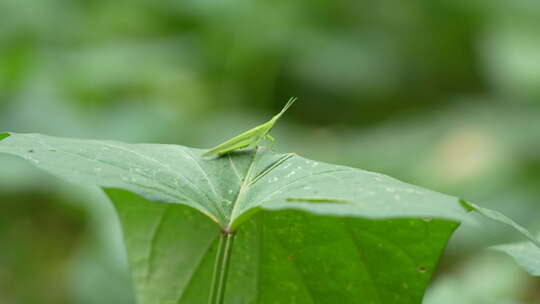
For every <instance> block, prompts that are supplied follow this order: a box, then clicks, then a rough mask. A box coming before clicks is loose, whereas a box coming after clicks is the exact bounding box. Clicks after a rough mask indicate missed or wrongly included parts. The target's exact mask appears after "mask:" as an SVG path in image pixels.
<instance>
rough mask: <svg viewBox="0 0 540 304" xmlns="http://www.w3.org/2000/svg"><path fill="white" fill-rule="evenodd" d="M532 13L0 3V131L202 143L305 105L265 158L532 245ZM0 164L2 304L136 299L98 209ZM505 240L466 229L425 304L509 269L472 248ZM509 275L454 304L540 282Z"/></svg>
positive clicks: (539, 100)
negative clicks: (469, 215) (413, 192)
mask: <svg viewBox="0 0 540 304" xmlns="http://www.w3.org/2000/svg"><path fill="white" fill-rule="evenodd" d="M538 16H540V2H538V1H535V0H517V1H500V0H497V1H487V0H479V1H465V0H451V1H450V0H443V1H431V2H430V1H403V2H396V1H387V0H380V1H352V0H339V1H321V0H317V1H307V0H297V1H282V0H280V1H263V0H256V1H245V0H183V1H172V0H157V1H151V0H132V1H104V0H95V1H81V0H79V1H73V0H69V1H68V0H41V1H38V0H26V1H20V0H2V1H0V130H6V131H7V130H9V131H15V132H39V133H47V134H51V135H59V136H73V137H86V138H101V139H105V138H107V139H119V140H123V141H134V142H136V141H145V142H162V143H181V144H185V145H192V146H198V147H210V146H213V145H214V144H216V143H219V142H221V141H222V140H223V139H226V138H228V137H230V136H232V135H235V134H237V133H239V132H240V131H243V130H245V129H247V128H249V127H252V126H254V125H256V124H259V123H261V122H263V121H265V120H266V119H268V118H269V117H270V116H271V115H273V114H275V113H276V112H277V111H278V110H279V109H280V108H281V106H282V105H283V103H284V102H285V101H286V100H287V98H288V97H290V96H298V97H299V98H300V101H299V102H298V103H297V104H296V105H295V107H294V108H292V109H291V111H290V112H288V113H287V115H286V118H285V119H284V120H282V121H280V123H279V125H278V126H276V130H275V133H274V134H275V135H276V137H277V138H278V142H277V144H276V148H277V149H278V150H281V151H284V152H285V151H296V152H299V153H301V154H304V155H306V156H309V157H312V158H317V159H320V160H325V161H331V162H334V163H339V164H347V165H353V166H358V167H362V168H366V169H369V170H376V171H381V172H383V173H386V174H390V175H393V176H396V177H398V178H400V179H402V180H405V181H407V182H411V183H416V184H419V185H422V186H425V187H431V188H433V189H435V190H439V191H443V192H448V193H450V194H454V195H457V196H461V197H464V198H466V199H467V200H470V201H473V202H477V203H479V204H484V205H486V206H489V207H491V208H494V209H498V210H500V211H502V212H505V213H506V214H508V215H510V216H512V217H513V218H515V219H516V220H518V221H520V222H522V223H524V224H526V225H528V226H529V228H531V230H532V231H534V232H537V231H539V230H540V224H538V218H539V217H540V203H539V201H540V38H539V37H540V18H538ZM0 164H1V166H0V168H1V169H0V204H1V208H2V209H1V210H2V212H1V213H0V303H7V304H26V303H29V304H31V303H41V304H48V303H88V304H94V303H95V304H97V303H126V304H127V303H133V299H132V296H131V293H130V287H129V278H128V275H127V271H126V267H125V259H124V256H123V254H124V253H123V249H122V244H121V241H120V232H119V230H118V223H117V222H116V219H115V215H114V213H113V211H112V209H111V206H110V204H109V202H107V200H106V199H104V197H103V196H102V195H101V194H100V193H99V192H96V191H95V190H92V189H81V188H80V187H76V186H73V185H69V184H67V183H64V182H62V181H58V180H55V179H52V178H50V177H49V176H47V175H45V174H44V173H41V172H36V171H35V170H33V169H31V168H30V167H29V166H28V165H26V164H24V163H23V162H22V161H18V160H16V159H14V158H9V157H2V158H0ZM515 238H516V235H514V234H512V233H511V232H509V231H506V230H502V228H498V227H497V226H495V225H494V226H493V229H480V228H478V227H475V226H471V227H467V225H464V226H463V227H462V229H461V230H460V231H459V232H458V234H457V235H456V237H455V238H454V240H453V242H452V243H451V244H450V246H449V250H448V254H447V257H446V258H445V260H444V261H443V264H442V266H441V269H440V273H439V276H438V278H437V279H436V280H435V282H434V284H433V286H434V287H433V289H432V292H431V293H430V296H429V297H428V298H427V299H426V302H428V304H430V303H442V302H438V301H437V300H435V301H434V300H430V299H440V297H441V295H442V296H444V294H445V292H446V293H451V294H454V295H456V294H458V293H460V294H459V296H464V297H465V296H466V294H468V293H469V291H466V292H464V291H463V290H464V288H466V286H460V284H459V283H456V282H459V280H461V279H463V278H465V279H466V278H468V277H471V276H472V275H471V272H467V271H464V270H463V269H468V268H469V267H470V268H471V269H473V268H474V267H486V268H482V269H490V271H477V272H475V275H476V276H483V277H474V279H470V281H471V282H477V281H482V280H483V279H489V278H490V277H493V276H494V274H497V275H501V276H504V275H508V276H510V275H512V274H513V273H515V272H516V271H517V270H516V269H515V265H513V264H507V263H505V264H502V263H500V262H499V261H500V260H498V259H494V258H492V257H491V256H489V257H487V258H486V255H484V254H483V253H482V254H480V252H479V250H480V248H482V247H483V246H485V245H492V244H497V243H501V242H505V241H509V240H514V239H515ZM499 258H501V257H500V256H499ZM504 259H505V261H507V260H509V258H506V257H504ZM474 265H480V266H474ZM485 265H487V266H485ZM475 280H476V281H475ZM520 280H521V279H520ZM522 280H524V281H526V282H527V283H526V284H525V283H524V284H519V285H518V286H516V287H515V288H513V289H512V287H511V286H510V287H508V288H511V289H512V290H506V289H505V292H500V293H495V292H494V293H493V294H492V295H488V294H482V295H479V294H478V292H481V291H485V293H492V289H490V288H485V289H477V290H474V292H473V291H470V293H473V295H472V296H471V297H472V298H470V299H463V298H461V301H469V302H471V303H480V302H479V301H485V303H495V300H493V301H491V300H490V297H491V296H494V297H497V299H496V300H497V301H500V303H538V301H539V300H540V294H538V292H535V290H536V291H537V290H539V288H540V282H538V280H535V279H533V278H531V277H528V276H526V277H524V278H523V279H522ZM471 284H472V283H471ZM493 284H494V285H493V286H500V284H503V283H500V282H498V283H497V282H495V283H493ZM497 284H499V285H497ZM512 286H514V285H512ZM524 286H525V287H524ZM462 292H463V293H462ZM437 293H439V295H437ZM448 297H449V296H446V297H445V298H448ZM475 297H476V298H475ZM479 297H480V298H481V299H482V300H477V301H475V299H480V298H479ZM430 301H431V302H430ZM456 301H457V300H456ZM490 301H491V302H490ZM449 303H450V302H449ZM453 303H455V301H453ZM463 303H465V302H463Z"/></svg>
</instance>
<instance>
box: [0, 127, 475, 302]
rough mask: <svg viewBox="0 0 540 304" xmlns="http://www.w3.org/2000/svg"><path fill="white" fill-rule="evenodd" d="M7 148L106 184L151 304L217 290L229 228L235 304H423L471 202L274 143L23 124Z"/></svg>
mask: <svg viewBox="0 0 540 304" xmlns="http://www.w3.org/2000/svg"><path fill="white" fill-rule="evenodd" d="M0 152H3V153H9V154H13V155H17V156H20V157H23V158H25V159H27V160H28V161H30V162H31V163H33V164H34V165H35V166H37V167H40V168H42V169H45V170H47V171H49V172H51V173H53V174H55V175H58V176H61V177H63V178H65V179H67V180H69V181H71V182H76V183H80V184H87V185H96V186H100V187H102V188H104V189H106V193H107V194H108V195H109V197H110V198H111V200H112V201H113V202H114V203H115V206H116V208H117V210H118V214H119V217H120V219H121V222H122V225H123V228H124V237H125V241H126V245H127V249H128V255H129V259H130V265H131V268H132V273H133V278H134V282H135V285H136V290H137V297H138V299H139V303H140V304H150V303H205V302H207V300H208V295H209V293H210V282H211V281H212V267H213V264H214V260H215V259H216V251H217V247H218V246H219V245H218V239H219V238H220V235H221V233H222V231H225V232H226V233H230V232H233V231H235V233H236V240H235V243H234V247H233V249H232V256H231V261H230V268H229V276H228V281H227V289H226V293H225V302H226V303H231V304H232V303H238V304H240V303H333V302H336V301H342V302H344V303H385V304H386V303H420V302H421V299H422V295H423V292H424V290H425V287H426V285H427V283H428V282H429V278H430V277H431V274H432V272H433V270H434V268H435V266H436V264H437V260H438V257H439V255H440V253H441V251H442V250H443V248H444V246H445V245H446V242H447V240H448V238H449V236H450V235H451V234H452V232H453V230H454V229H455V228H456V227H457V225H458V223H459V220H460V218H461V217H462V216H463V215H464V214H465V213H466V212H467V210H466V208H463V206H462V205H461V204H460V201H459V199H457V198H455V197H451V196H447V195H443V194H440V193H436V192H432V191H429V190H426V189H422V188H419V187H416V186H412V185H409V184H406V183H403V182H400V181H398V180H396V179H393V178H390V177H387V176H384V175H381V174H377V173H373V172H367V171H362V170H358V169H354V168H349V167H343V166H336V165H330V164H325V163H320V162H316V161H312V160H309V159H305V158H302V157H300V156H297V155H295V154H278V153H274V152H272V151H269V150H266V149H257V150H247V151H240V152H235V153H231V154H229V155H227V156H225V157H222V158H218V159H212V160H207V159H203V158H201V155H202V154H203V152H204V151H203V150H199V149H193V148H187V147H183V146H178V145H157V144H126V143H121V142H113V141H96V140H78V139H65V138H56V137H49V136H44V135H36V134H14V133H10V134H9V136H7V135H6V136H4V137H3V140H1V141H0ZM156 202H158V203H156Z"/></svg>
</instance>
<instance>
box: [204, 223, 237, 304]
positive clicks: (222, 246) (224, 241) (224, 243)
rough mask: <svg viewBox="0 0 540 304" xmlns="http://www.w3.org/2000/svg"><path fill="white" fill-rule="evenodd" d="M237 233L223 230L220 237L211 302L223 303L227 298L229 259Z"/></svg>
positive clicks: (211, 289) (211, 288)
mask: <svg viewBox="0 0 540 304" xmlns="http://www.w3.org/2000/svg"><path fill="white" fill-rule="evenodd" d="M234 236H235V233H234V232H232V231H229V230H224V231H222V232H221V235H220V238H219V245H218V251H217V254H216V261H215V263H214V273H213V275H212V286H211V287H210V297H209V301H208V303H209V304H223V303H224V299H225V287H226V284H227V274H228V272H229V261H230V258H231V252H232V248H233V241H234Z"/></svg>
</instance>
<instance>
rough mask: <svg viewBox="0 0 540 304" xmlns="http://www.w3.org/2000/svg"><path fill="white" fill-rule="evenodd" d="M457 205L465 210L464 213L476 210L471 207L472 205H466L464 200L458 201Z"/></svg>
mask: <svg viewBox="0 0 540 304" xmlns="http://www.w3.org/2000/svg"><path fill="white" fill-rule="evenodd" d="M459 204H460V205H461V207H463V209H465V211H467V212H471V211H474V210H476V208H475V207H474V205H472V204H470V203H467V202H466V201H464V200H459Z"/></svg>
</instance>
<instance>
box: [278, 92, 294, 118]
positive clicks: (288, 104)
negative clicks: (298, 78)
mask: <svg viewBox="0 0 540 304" xmlns="http://www.w3.org/2000/svg"><path fill="white" fill-rule="evenodd" d="M296 100H298V98H296V97H291V98H290V99H289V101H287V103H286V104H285V106H284V107H283V110H281V112H279V114H278V115H279V116H281V115H283V113H285V112H286V111H287V110H288V109H289V108H290V107H291V106H292V105H293V103H294V102H295V101H296Z"/></svg>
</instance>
